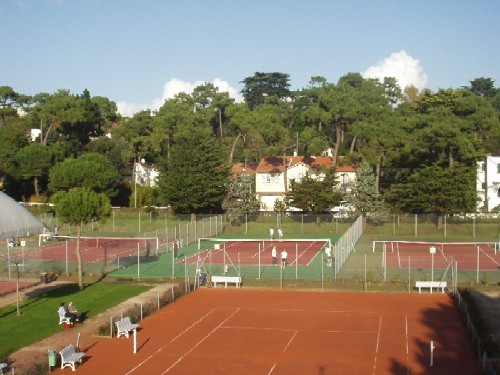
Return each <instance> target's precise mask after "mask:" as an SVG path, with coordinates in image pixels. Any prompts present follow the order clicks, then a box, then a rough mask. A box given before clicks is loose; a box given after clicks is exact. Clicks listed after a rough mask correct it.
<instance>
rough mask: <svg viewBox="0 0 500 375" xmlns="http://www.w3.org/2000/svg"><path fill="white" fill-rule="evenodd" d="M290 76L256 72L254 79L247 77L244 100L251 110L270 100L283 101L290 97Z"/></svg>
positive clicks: (242, 91) (244, 82)
mask: <svg viewBox="0 0 500 375" xmlns="http://www.w3.org/2000/svg"><path fill="white" fill-rule="evenodd" d="M289 79H290V75H289V74H285V73H278V72H273V73H261V72H256V73H255V74H254V75H253V76H252V77H247V78H245V79H244V80H243V81H241V83H243V84H244V86H245V87H244V88H243V90H241V93H242V94H243V98H244V99H245V102H246V103H247V104H248V106H249V107H250V109H254V108H255V107H257V106H258V105H260V104H263V103H265V102H266V101H269V100H272V99H274V100H283V99H286V98H289V97H290V82H289Z"/></svg>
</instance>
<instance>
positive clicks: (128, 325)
mask: <svg viewBox="0 0 500 375" xmlns="http://www.w3.org/2000/svg"><path fill="white" fill-rule="evenodd" d="M115 323H116V329H117V330H118V332H117V333H116V337H120V336H121V335H124V336H125V337H130V332H131V331H133V330H134V329H137V327H139V324H135V323H132V322H131V321H130V317H128V316H126V317H124V318H121V319H120V320H118V321H117V322H115Z"/></svg>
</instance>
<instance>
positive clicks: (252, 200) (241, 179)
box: [222, 174, 260, 225]
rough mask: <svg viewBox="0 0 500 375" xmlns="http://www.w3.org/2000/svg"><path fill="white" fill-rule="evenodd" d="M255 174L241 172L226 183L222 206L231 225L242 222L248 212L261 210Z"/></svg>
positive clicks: (254, 212) (252, 212) (253, 212)
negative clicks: (256, 191)
mask: <svg viewBox="0 0 500 375" xmlns="http://www.w3.org/2000/svg"><path fill="white" fill-rule="evenodd" d="M254 184H255V176H253V175H243V174H240V175H238V176H236V178H235V179H233V180H230V181H229V182H228V183H227V185H226V191H227V193H226V196H225V198H224V201H223V202H222V208H223V209H224V210H225V211H226V215H227V216H228V218H229V221H230V223H231V225H239V224H241V219H242V217H244V216H245V215H246V214H256V213H258V212H259V208H260V203H259V201H258V200H257V198H256V197H255V186H254Z"/></svg>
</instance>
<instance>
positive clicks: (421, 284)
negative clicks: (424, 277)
mask: <svg viewBox="0 0 500 375" xmlns="http://www.w3.org/2000/svg"><path fill="white" fill-rule="evenodd" d="M446 286H447V282H446V281H416V282H415V287H417V288H418V292H419V293H422V288H428V289H430V290H431V292H432V289H441V293H444V288H446Z"/></svg>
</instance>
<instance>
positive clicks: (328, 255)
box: [325, 245, 332, 267]
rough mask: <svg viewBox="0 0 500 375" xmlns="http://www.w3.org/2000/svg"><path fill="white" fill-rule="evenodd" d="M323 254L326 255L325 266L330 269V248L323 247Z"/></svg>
mask: <svg viewBox="0 0 500 375" xmlns="http://www.w3.org/2000/svg"><path fill="white" fill-rule="evenodd" d="M325 253H326V265H327V266H328V267H331V265H332V249H330V246H328V245H326V246H325Z"/></svg>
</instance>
